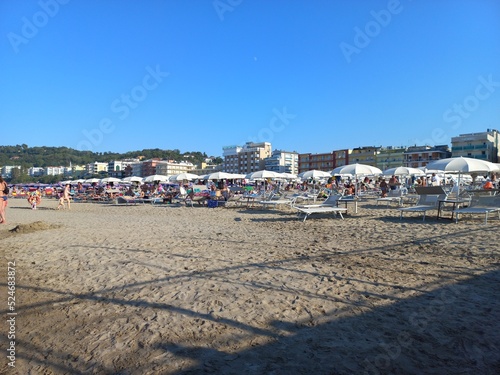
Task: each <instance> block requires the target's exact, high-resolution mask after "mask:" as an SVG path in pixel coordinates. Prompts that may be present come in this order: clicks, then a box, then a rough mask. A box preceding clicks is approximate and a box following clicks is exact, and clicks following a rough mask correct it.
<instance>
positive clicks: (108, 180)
mask: <svg viewBox="0 0 500 375" xmlns="http://www.w3.org/2000/svg"><path fill="white" fill-rule="evenodd" d="M100 182H101V184H109V183H110V182H112V183H115V182H122V180H120V179H119V178H116V177H105V178H102V179H101V181H100Z"/></svg>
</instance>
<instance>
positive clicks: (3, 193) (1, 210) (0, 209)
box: [0, 177, 9, 224]
mask: <svg viewBox="0 0 500 375" xmlns="http://www.w3.org/2000/svg"><path fill="white" fill-rule="evenodd" d="M8 198H9V187H8V186H7V182H5V180H4V179H3V178H2V177H0V224H7V219H6V218H5V209H6V208H7V199H8Z"/></svg>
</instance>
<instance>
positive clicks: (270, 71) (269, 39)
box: [0, 0, 500, 156]
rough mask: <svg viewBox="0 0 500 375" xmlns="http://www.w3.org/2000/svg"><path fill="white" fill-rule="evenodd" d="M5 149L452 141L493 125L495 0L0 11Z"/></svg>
mask: <svg viewBox="0 0 500 375" xmlns="http://www.w3.org/2000/svg"><path fill="white" fill-rule="evenodd" d="M0 31H1V32H0V64H1V66H0V68H1V69H0V88H1V89H0V127H1V132H0V144H1V145H15V144H23V143H25V144H27V145H28V146H67V147H72V148H75V149H81V150H85V149H91V150H92V151H99V152H105V151H113V152H125V151H131V150H141V149H144V148H161V149H179V150H180V151H181V152H186V151H202V152H206V153H207V154H208V155H215V156H218V155H221V154H222V147H223V146H227V145H235V144H243V143H244V142H246V141H249V140H253V141H270V142H271V143H272V145H273V149H275V148H279V149H285V150H290V151H293V150H294V151H298V152H313V153H316V152H329V151H332V150H335V149H341V148H353V147H359V146H371V145H374V146H391V145H392V146H408V145H412V144H415V143H417V144H424V143H425V144H430V145H433V144H451V137H452V136H455V135H458V134H461V133H469V132H479V131H485V130H486V129H487V128H495V129H500V105H499V104H500V1H498V0H461V1H460V0H442V1H434V0H413V1H411V0H401V1H395V0H391V1H377V0H371V1H367V0H357V1H347V0H346V1H340V0H339V1H333V0H317V1H309V0H287V1H285V0H276V1H272V0H252V1H251V0H218V1H213V0H206V1H205V0H197V1H189V0H165V1H159V0H149V1H147V0H144V1H131V0H107V1H97V0H85V1H78V0H71V1H68V0H64V1H63V0H41V1H29V0H23V1H18V0H2V1H1V2H0Z"/></svg>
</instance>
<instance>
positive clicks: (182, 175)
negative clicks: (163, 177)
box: [169, 173, 200, 181]
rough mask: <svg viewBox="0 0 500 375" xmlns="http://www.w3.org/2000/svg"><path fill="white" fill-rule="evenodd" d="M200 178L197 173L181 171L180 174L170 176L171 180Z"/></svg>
mask: <svg viewBox="0 0 500 375" xmlns="http://www.w3.org/2000/svg"><path fill="white" fill-rule="evenodd" d="M198 178H200V176H198V175H197V174H193V173H179V174H175V175H173V176H170V178H169V180H170V181H184V180H186V181H191V180H196V179H198Z"/></svg>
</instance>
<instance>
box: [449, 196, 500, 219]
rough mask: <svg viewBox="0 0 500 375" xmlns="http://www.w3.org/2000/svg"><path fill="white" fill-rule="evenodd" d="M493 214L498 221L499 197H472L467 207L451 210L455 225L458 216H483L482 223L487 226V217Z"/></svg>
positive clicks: (499, 213) (499, 210)
mask: <svg viewBox="0 0 500 375" xmlns="http://www.w3.org/2000/svg"><path fill="white" fill-rule="evenodd" d="M494 212H497V213H498V218H499V219H500V195H474V196H473V197H472V198H471V202H470V205H469V206H468V207H463V208H457V209H456V210H453V213H454V214H455V222H456V223H458V217H459V215H462V214H469V215H476V214H478V215H483V214H484V223H485V224H488V215H489V214H490V213H494Z"/></svg>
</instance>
